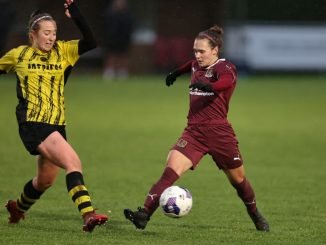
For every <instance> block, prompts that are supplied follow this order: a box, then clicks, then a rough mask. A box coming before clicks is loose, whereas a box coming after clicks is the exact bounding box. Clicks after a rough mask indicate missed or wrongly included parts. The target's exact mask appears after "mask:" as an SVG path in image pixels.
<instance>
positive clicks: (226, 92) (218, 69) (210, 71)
mask: <svg viewBox="0 0 326 245" xmlns="http://www.w3.org/2000/svg"><path fill="white" fill-rule="evenodd" d="M190 70H191V84H193V83H196V82H201V83H210V84H211V85H212V89H213V91H212V92H205V91H201V90H199V89H190V90H189V95H190V108H189V112H188V125H216V124H221V123H225V122H226V121H227V113H228V109H229V102H230V99H231V96H232V93H233V91H234V89H235V86H236V81H237V72H236V67H235V66H234V65H233V64H232V63H230V62H228V61H226V60H225V59H218V60H217V61H216V62H215V63H214V64H212V65H210V66H209V67H205V68H202V67H200V66H199V65H198V62H197V61H195V60H193V61H189V62H188V63H186V64H185V65H183V66H181V67H180V68H179V69H178V71H179V72H180V73H184V72H186V71H190Z"/></svg>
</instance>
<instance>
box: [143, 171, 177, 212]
mask: <svg viewBox="0 0 326 245" xmlns="http://www.w3.org/2000/svg"><path fill="white" fill-rule="evenodd" d="M178 178H179V175H178V174H177V173H176V172H175V171H174V170H173V169H172V168H170V167H167V168H165V170H164V172H163V174H162V176H161V178H160V179H159V180H158V181H157V183H156V184H154V185H153V186H152V188H151V189H150V191H149V193H148V194H147V197H146V200H145V203H144V207H145V209H146V211H147V213H148V214H149V215H152V214H153V213H154V212H155V210H156V209H157V207H158V205H159V200H160V196H161V194H162V192H163V191H164V190H165V189H166V188H168V187H170V186H171V185H172V184H173V183H174V182H176V181H177V179H178Z"/></svg>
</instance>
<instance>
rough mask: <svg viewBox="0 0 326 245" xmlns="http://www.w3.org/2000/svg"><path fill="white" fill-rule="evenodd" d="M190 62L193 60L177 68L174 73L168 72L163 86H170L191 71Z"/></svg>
mask: <svg viewBox="0 0 326 245" xmlns="http://www.w3.org/2000/svg"><path fill="white" fill-rule="evenodd" d="M192 62H193V60H189V61H188V62H187V63H185V64H184V65H182V66H180V67H178V68H177V69H175V70H174V71H172V72H170V73H169V74H168V75H167V76H166V79H165V84H166V86H171V85H172V84H173V83H174V82H175V80H177V77H178V76H180V75H182V74H184V73H187V72H190V71H191V67H192Z"/></svg>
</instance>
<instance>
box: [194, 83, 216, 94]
mask: <svg viewBox="0 0 326 245" xmlns="http://www.w3.org/2000/svg"><path fill="white" fill-rule="evenodd" d="M189 88H191V89H199V90H201V91H203V92H213V88H212V85H211V84H209V83H202V82H195V83H193V84H190V85H189Z"/></svg>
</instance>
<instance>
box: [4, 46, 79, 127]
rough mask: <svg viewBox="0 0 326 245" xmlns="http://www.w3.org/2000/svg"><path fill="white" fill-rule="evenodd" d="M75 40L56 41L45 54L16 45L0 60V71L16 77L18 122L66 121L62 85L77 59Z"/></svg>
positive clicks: (59, 122) (52, 122)
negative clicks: (13, 74)
mask: <svg viewBox="0 0 326 245" xmlns="http://www.w3.org/2000/svg"><path fill="white" fill-rule="evenodd" d="M78 41H79V40H72V41H57V42H56V43H55V45H54V46H53V48H52V49H51V50H50V51H49V52H47V53H44V52H41V51H40V50H38V49H36V48H33V47H30V46H19V47H17V48H14V49H12V50H10V51H9V52H8V53H6V54H5V55H4V56H3V57H2V58H1V59H0V71H2V72H5V73H9V72H13V73H15V74H16V76H17V97H18V101H19V103H18V105H17V108H16V116H17V120H18V122H19V123H22V122H26V121H27V122H42V123H48V124H55V125H65V124H66V123H65V103H64V96H63V95H64V86H65V83H66V81H67V78H68V76H69V73H70V71H71V68H72V67H73V66H74V64H75V63H76V62H77V60H78V59H79V54H78Z"/></svg>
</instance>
